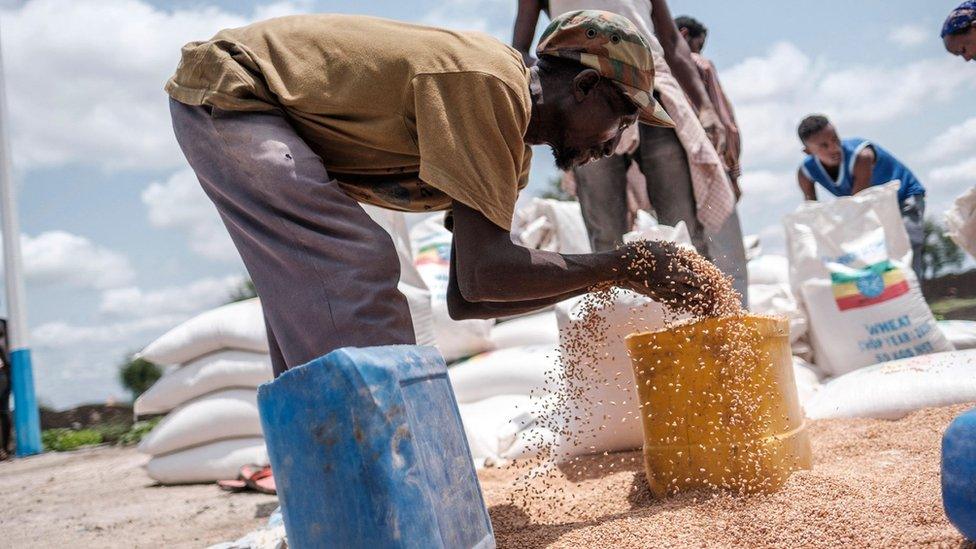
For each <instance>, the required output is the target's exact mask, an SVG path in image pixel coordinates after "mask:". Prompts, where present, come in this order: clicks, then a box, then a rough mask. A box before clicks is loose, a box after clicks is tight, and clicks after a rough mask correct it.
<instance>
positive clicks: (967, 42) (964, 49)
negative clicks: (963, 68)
mask: <svg viewBox="0 0 976 549" xmlns="http://www.w3.org/2000/svg"><path fill="white" fill-rule="evenodd" d="M942 43H943V44H945V49H946V51H948V52H949V53H951V54H952V55H958V56H959V57H962V58H963V59H965V60H966V61H972V60H973V59H976V1H974V0H967V1H966V2H963V3H962V4H959V7H958V8H956V9H954V10H952V12H951V13H950V14H949V17H947V18H946V20H945V23H944V24H943V25H942Z"/></svg>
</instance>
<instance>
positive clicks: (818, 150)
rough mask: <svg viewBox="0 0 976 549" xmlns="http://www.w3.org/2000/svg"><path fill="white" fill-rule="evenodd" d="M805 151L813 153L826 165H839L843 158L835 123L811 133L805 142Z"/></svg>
mask: <svg viewBox="0 0 976 549" xmlns="http://www.w3.org/2000/svg"><path fill="white" fill-rule="evenodd" d="M803 151H804V152H806V153H807V154H812V155H813V156H815V157H817V160H820V163H821V164H823V165H824V166H831V167H833V166H839V165H840V161H841V158H842V156H843V155H842V154H841V150H840V137H838V135H837V130H836V129H834V125H833V124H827V126H826V127H825V128H824V129H822V130H820V131H819V132H817V133H815V134H813V135H811V136H810V137H808V138H807V140H806V141H804V142H803Z"/></svg>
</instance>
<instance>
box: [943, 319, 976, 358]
mask: <svg viewBox="0 0 976 549" xmlns="http://www.w3.org/2000/svg"><path fill="white" fill-rule="evenodd" d="M939 329H940V330H942V333H943V334H945V336H946V339H948V340H949V342H950V343H952V346H953V347H955V348H956V350H958V351H962V350H963V349H976V322H974V321H972V320H940V321H939Z"/></svg>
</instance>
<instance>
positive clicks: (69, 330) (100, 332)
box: [31, 314, 187, 348]
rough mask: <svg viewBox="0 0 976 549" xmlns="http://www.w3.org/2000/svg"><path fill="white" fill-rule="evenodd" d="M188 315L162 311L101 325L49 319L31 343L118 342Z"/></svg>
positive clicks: (57, 345) (165, 327)
mask: <svg viewBox="0 0 976 549" xmlns="http://www.w3.org/2000/svg"><path fill="white" fill-rule="evenodd" d="M186 317H187V315H175V314H174V315H161V316H153V317H148V318H140V319H136V320H130V321H126V322H115V323H110V324H101V325H90V324H83V325H77V324H69V323H66V322H60V321H58V322H48V323H46V324H42V325H40V326H38V327H36V328H34V329H33V330H31V338H32V340H33V341H32V343H33V344H34V345H35V346H37V347H41V348H67V347H74V346H76V345H93V344H102V345H104V344H106V343H118V342H120V341H124V340H126V339H129V338H131V337H132V336H134V335H140V334H146V333H148V332H161V331H163V330H168V329H169V328H172V327H173V326H175V325H176V324H178V323H179V322H180V321H182V320H184V319H186Z"/></svg>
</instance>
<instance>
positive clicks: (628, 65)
mask: <svg viewBox="0 0 976 549" xmlns="http://www.w3.org/2000/svg"><path fill="white" fill-rule="evenodd" d="M536 54H537V55H538V56H539V57H542V56H544V55H548V56H551V57H561V58H563V59H572V60H573V61H577V62H578V63H580V64H581V65H583V66H585V67H589V68H592V69H596V70H597V71H599V72H600V74H601V75H602V76H603V77H605V78H607V79H609V80H611V81H612V82H613V83H614V84H616V85H617V86H618V87H619V88H620V90H621V91H623V92H624V95H626V96H627V97H628V98H629V99H630V100H631V101H633V102H634V104H636V105H637V108H638V109H640V115H639V118H640V121H641V122H643V123H645V124H650V125H652V126H663V127H668V128H673V127H674V122H673V121H672V120H671V117H670V116H668V113H667V112H665V111H664V109H663V108H661V105H659V104H658V102H657V101H655V100H654V57H653V55H652V54H651V48H650V46H648V45H647V40H645V39H644V37H643V36H641V33H640V31H638V30H637V27H635V26H634V24H633V23H631V22H630V20H629V19H627V18H626V17H623V16H620V15H617V14H615V13H610V12H607V11H599V10H582V11H571V12H568V13H564V14H562V15H560V16H559V17H557V18H555V19H553V20H552V22H551V23H550V24H549V27H548V28H546V32H544V33H543V34H542V38H541V39H539V46H538V48H536Z"/></svg>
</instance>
